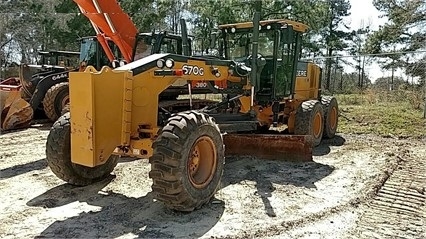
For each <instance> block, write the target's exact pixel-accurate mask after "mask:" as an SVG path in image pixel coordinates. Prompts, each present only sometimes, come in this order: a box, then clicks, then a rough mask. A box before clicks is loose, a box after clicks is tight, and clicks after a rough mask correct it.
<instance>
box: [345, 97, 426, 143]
mask: <svg viewBox="0 0 426 239" xmlns="http://www.w3.org/2000/svg"><path fill="white" fill-rule="evenodd" d="M421 95H422V94H421V93H420V94H419V92H417V91H396V92H384V91H366V92H364V93H363V94H352V95H337V99H338V102H339V110H340V118H339V128H338V131H339V132H343V133H355V134H369V133H371V134H377V135H381V136H385V137H402V138H406V137H424V136H425V135H426V128H425V127H424V126H425V124H426V120H425V119H423V117H422V116H423V112H422V107H423V101H417V102H415V101H413V99H414V98H419V96H421ZM416 104H417V105H416Z"/></svg>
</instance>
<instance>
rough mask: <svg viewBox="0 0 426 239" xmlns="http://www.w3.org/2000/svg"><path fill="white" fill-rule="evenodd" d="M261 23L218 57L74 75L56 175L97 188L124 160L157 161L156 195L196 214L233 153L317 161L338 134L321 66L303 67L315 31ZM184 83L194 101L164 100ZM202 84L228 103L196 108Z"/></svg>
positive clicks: (224, 32)
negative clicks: (324, 142) (305, 38)
mask: <svg viewBox="0 0 426 239" xmlns="http://www.w3.org/2000/svg"><path fill="white" fill-rule="evenodd" d="M259 20H260V19H259V15H258V14H255V18H254V21H253V22H244V23H236V24H228V25H222V26H220V27H219V30H220V34H219V36H218V39H217V40H218V43H219V47H218V49H219V56H216V57H215V56H184V55H176V54H154V55H150V56H148V57H145V58H142V59H139V60H137V61H134V62H132V63H130V64H127V65H124V66H121V67H119V68H116V69H110V68H108V67H103V68H102V69H101V70H100V71H97V70H96V69H94V68H93V67H90V66H89V67H87V69H86V70H85V71H84V72H72V73H70V78H69V87H70V89H69V90H70V102H71V104H70V112H68V113H66V114H64V115H63V116H61V117H60V118H59V119H58V120H57V121H56V122H55V123H54V125H53V127H52V129H51V130H50V133H49V135H48V138H47V144H46V156H47V161H48V165H49V167H50V168H51V170H52V171H53V173H54V174H55V175H57V176H58V177H59V178H61V179H62V180H64V181H66V182H68V183H70V184H74V185H88V184H91V183H93V182H96V181H99V180H102V179H104V178H105V177H106V176H107V175H109V174H110V173H111V172H112V171H113V169H114V167H115V166H116V164H117V162H118V160H119V158H120V156H126V157H137V158H149V162H150V164H151V171H150V173H149V177H150V178H151V179H152V191H153V195H154V197H155V198H156V199H157V200H159V201H161V202H163V203H164V204H165V205H166V206H167V207H169V208H171V209H174V210H179V211H192V210H194V209H196V208H199V207H201V206H202V205H203V204H205V203H206V202H208V201H209V200H210V199H211V198H212V197H213V195H214V194H215V192H216V191H217V189H218V186H219V182H220V180H221V177H222V172H223V165H224V162H225V155H234V154H237V155H241V154H246V155H247V154H249V155H255V156H259V157H262V158H267V159H271V158H274V159H289V160H292V159H298V160H311V159H312V148H313V147H314V146H316V145H318V144H319V143H320V142H321V139H322V138H324V137H327V138H331V137H334V135H335V133H336V128H337V123H338V105H337V101H336V99H335V98H333V97H329V96H322V95H321V91H320V81H321V79H320V75H321V74H320V73H321V69H320V68H319V67H318V66H316V65H314V64H312V63H310V62H301V61H299V58H300V57H299V53H300V50H301V42H302V41H301V39H302V35H303V34H304V33H305V32H306V31H307V26H306V25H304V24H302V23H298V22H294V21H290V20H286V19H277V20H267V21H259ZM182 80H185V81H186V82H187V84H188V89H189V99H181V100H172V101H163V100H161V101H160V100H159V95H160V94H161V93H162V92H163V91H165V90H166V89H168V87H170V86H171V85H173V84H174V83H175V82H177V81H182ZM193 82H198V83H200V84H202V83H203V82H204V83H206V84H207V83H208V84H210V85H212V86H213V87H214V89H216V90H217V92H220V93H221V94H224V95H226V96H227V97H224V100H222V101H221V102H217V103H216V104H209V105H207V106H200V105H198V104H194V102H195V101H194V99H193V95H192V94H191V90H190V89H191V86H190V85H191V83H193Z"/></svg>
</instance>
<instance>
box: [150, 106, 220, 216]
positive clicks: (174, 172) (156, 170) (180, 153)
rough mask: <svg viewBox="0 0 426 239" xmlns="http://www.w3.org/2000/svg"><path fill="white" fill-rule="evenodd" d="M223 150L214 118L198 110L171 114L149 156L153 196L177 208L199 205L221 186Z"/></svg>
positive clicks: (174, 208)
mask: <svg viewBox="0 0 426 239" xmlns="http://www.w3.org/2000/svg"><path fill="white" fill-rule="evenodd" d="M224 153H225V148H224V145H223V139H222V135H221V133H220V130H219V128H218V126H217V125H216V124H215V123H214V121H213V118H211V117H209V116H208V115H205V114H202V113H198V112H186V113H178V114H176V115H174V116H172V117H171V118H170V119H168V121H167V124H166V126H164V127H163V128H162V130H161V131H160V133H159V137H158V138H157V140H156V141H155V142H154V143H153V155H152V156H151V157H150V159H149V161H150V163H151V172H150V173H149V177H150V178H152V181H153V183H152V191H153V194H154V197H155V198H156V199H157V200H159V201H161V202H163V203H164V204H165V205H166V206H167V207H168V208H171V209H173V210H177V211H192V210H194V209H196V208H200V207H201V206H202V205H204V204H205V203H207V202H209V201H210V199H211V198H212V197H213V196H214V194H215V193H216V191H217V189H218V186H219V184H220V180H221V177H222V173H223V166H224V162H225V156H224V155H225V154H224Z"/></svg>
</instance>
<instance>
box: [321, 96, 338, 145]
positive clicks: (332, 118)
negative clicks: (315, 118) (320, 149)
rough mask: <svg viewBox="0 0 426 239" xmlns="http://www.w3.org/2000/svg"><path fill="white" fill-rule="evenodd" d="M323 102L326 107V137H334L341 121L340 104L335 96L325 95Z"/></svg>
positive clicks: (324, 135)
mask: <svg viewBox="0 0 426 239" xmlns="http://www.w3.org/2000/svg"><path fill="white" fill-rule="evenodd" d="M321 104H322V106H323V109H324V134H323V137H324V138H328V139H331V138H334V136H335V135H336V131H337V125H338V122H339V106H338V104H337V100H336V98H335V97H333V96H323V97H322V98H321Z"/></svg>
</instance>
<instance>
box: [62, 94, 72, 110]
mask: <svg viewBox="0 0 426 239" xmlns="http://www.w3.org/2000/svg"><path fill="white" fill-rule="evenodd" d="M69 102H70V96H69V95H66V96H64V98H63V99H62V101H61V107H62V109H63V108H64V107H65V106H66V105H67V104H68V103H69Z"/></svg>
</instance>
